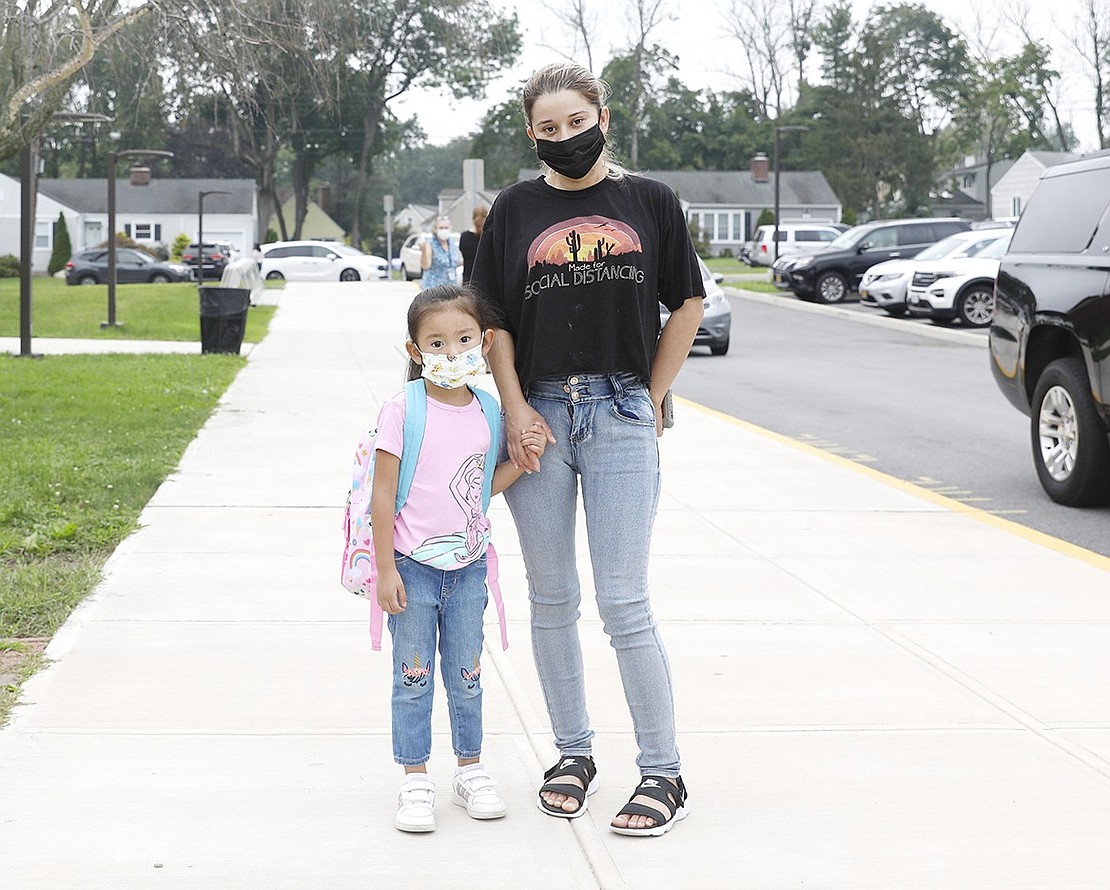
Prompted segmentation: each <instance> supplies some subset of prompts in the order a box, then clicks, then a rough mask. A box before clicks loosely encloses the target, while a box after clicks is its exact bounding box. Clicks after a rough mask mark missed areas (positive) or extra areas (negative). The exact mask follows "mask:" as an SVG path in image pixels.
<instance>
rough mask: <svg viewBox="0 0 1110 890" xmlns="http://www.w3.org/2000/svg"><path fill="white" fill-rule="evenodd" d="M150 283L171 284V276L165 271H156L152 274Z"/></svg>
mask: <svg viewBox="0 0 1110 890" xmlns="http://www.w3.org/2000/svg"><path fill="white" fill-rule="evenodd" d="M150 283H151V284H169V283H170V276H169V275H167V274H166V273H165V272H155V273H154V274H153V275H151V276H150Z"/></svg>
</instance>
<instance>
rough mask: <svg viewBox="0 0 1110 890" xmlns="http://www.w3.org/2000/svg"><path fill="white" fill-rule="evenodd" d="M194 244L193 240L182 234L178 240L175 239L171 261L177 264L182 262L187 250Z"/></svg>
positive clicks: (178, 236)
mask: <svg viewBox="0 0 1110 890" xmlns="http://www.w3.org/2000/svg"><path fill="white" fill-rule="evenodd" d="M192 243H193V239H192V238H190V237H189V236H188V235H186V234H185V233H184V232H180V233H179V234H178V235H177V237H176V238H174V239H173V246H172V247H171V248H170V259H172V260H173V261H174V262H175V263H180V262H181V257H183V256H184V255H185V248H186V247H188V246H189V245H190V244H192Z"/></svg>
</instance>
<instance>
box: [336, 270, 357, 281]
mask: <svg viewBox="0 0 1110 890" xmlns="http://www.w3.org/2000/svg"><path fill="white" fill-rule="evenodd" d="M339 280H340V281H362V276H360V275H359V274H358V270H357V269H344V270H343V271H342V272H340V273H339Z"/></svg>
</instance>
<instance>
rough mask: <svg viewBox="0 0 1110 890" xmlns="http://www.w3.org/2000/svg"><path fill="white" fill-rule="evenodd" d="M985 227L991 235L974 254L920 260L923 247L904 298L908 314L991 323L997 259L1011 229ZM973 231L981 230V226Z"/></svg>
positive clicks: (975, 324)
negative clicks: (906, 295)
mask: <svg viewBox="0 0 1110 890" xmlns="http://www.w3.org/2000/svg"><path fill="white" fill-rule="evenodd" d="M988 231H991V232H992V235H993V237H992V238H991V239H990V240H988V241H987V242H986V243H985V245H984V246H983V247H982V249H981V250H979V251H977V252H976V253H974V254H970V255H967V254H964V255H961V254H953V255H952V256H950V257H948V258H947V259H940V260H929V261H926V262H921V258H922V257H924V256H925V251H922V252H921V253H919V254H918V255H917V259H916V260H914V263H915V265H914V270H913V276H912V279H911V281H910V286H909V295H908V297H907V298H906V306H907V308H908V309H909V312H910V314H911V315H923V316H926V317H928V318H931V319H933V320H934V321H937V322H940V323H942V324H946V323H947V322H950V321H953V320H955V319H959V321H960V324H962V325H964V326H966V327H969V328H983V327H986V326H987V325H989V324H990V323H991V319H992V318H994V281H995V279H996V278H997V277H998V261H999V260H1000V259H1001V258H1002V254H1004V253H1005V252H1006V247H1007V246H1008V245H1009V243H1010V236H1011V235H1012V234H1013V229H994V230H988ZM975 234H977V235H978V234H982V230H980V231H978V232H975ZM973 243H974V242H973Z"/></svg>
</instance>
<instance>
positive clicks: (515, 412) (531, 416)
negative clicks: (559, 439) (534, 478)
mask: <svg viewBox="0 0 1110 890" xmlns="http://www.w3.org/2000/svg"><path fill="white" fill-rule="evenodd" d="M532 429H538V430H539V431H540V434H541V438H542V439H543V440H544V441H545V443H550V444H552V445H554V444H555V436H554V435H552V432H551V427H549V426H548V425H547V422H546V421H545V420H544V419H543V416H542V415H541V414H540V413H539V412H538V411H537V410H536V409H535V408H533V407H532V406H531V405H529V404H528V403H527V402H522V403H521V404H520V405H519V406H518V407H516V408H514V409H512V410H511V411H510V410H506V411H505V439H506V441H507V443H508V446H509V460H511V461H512V463H513V466H514V467H522V468H523V469H524V471H525V472H526V473H538V472H539V471H540V458H539V454H537V453H536V452H535V451H532V450H531V449H528V448H525V447H524V439H523V436H524V434H525V433H526V432H528V431H529V430H532ZM544 447H546V444H545V446H544ZM540 453H541V454H542V452H540Z"/></svg>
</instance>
